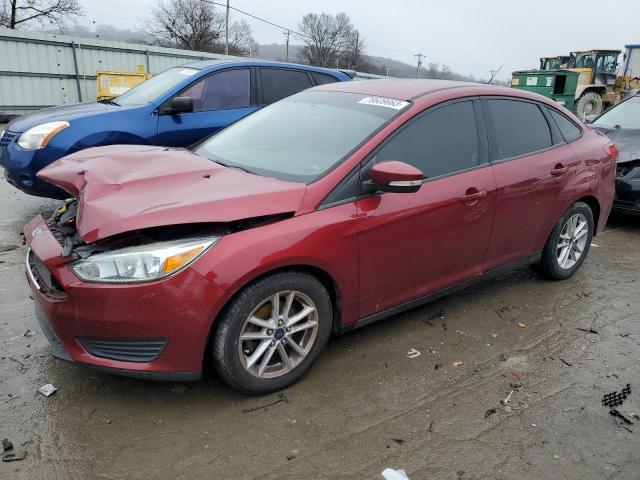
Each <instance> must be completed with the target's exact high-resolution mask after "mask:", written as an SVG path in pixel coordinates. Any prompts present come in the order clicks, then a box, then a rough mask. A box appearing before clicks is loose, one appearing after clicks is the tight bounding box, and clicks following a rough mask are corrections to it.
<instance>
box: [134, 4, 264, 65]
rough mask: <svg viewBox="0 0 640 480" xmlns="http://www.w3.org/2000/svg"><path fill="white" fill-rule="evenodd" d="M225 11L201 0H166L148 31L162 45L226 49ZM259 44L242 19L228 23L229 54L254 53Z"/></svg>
mask: <svg viewBox="0 0 640 480" xmlns="http://www.w3.org/2000/svg"><path fill="white" fill-rule="evenodd" d="M224 23H225V18H224V14H222V13H221V12H218V11H217V10H216V9H215V7H214V5H213V4H212V3H210V2H204V1H202V0H163V1H160V2H158V3H157V4H156V6H155V7H154V9H153V12H152V18H151V21H150V24H149V26H148V27H147V29H146V31H147V33H148V34H149V35H150V36H151V37H152V38H153V39H154V42H155V43H156V44H158V45H160V46H162V47H174V48H183V49H185V50H200V51H203V52H215V53H222V52H224V41H225V38H224ZM257 50H258V44H257V43H256V41H255V40H254V39H253V37H252V34H251V27H250V26H249V24H248V23H247V22H246V21H244V20H242V21H240V22H232V23H231V24H230V25H229V54H230V55H239V56H248V55H249V54H253V55H255V52H256V51H257Z"/></svg>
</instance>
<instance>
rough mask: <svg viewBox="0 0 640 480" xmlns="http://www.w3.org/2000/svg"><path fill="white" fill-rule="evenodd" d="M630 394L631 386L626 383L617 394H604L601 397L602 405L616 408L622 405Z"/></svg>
mask: <svg viewBox="0 0 640 480" xmlns="http://www.w3.org/2000/svg"><path fill="white" fill-rule="evenodd" d="M630 393H631V384H630V383H627V385H626V386H625V387H624V388H623V389H622V390H620V391H619V392H611V393H606V394H605V395H604V396H603V397H602V405H604V406H605V407H617V406H618V405H622V403H623V402H624V401H625V400H626V399H627V397H628V396H629V394H630Z"/></svg>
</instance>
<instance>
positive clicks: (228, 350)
mask: <svg viewBox="0 0 640 480" xmlns="http://www.w3.org/2000/svg"><path fill="white" fill-rule="evenodd" d="M331 322H332V309H331V299H330V297H329V294H328V293H327V290H326V289H325V288H324V286H323V285H322V283H320V282H319V281H318V280H317V279H316V278H314V277H313V276H311V275H308V274H306V273H302V272H296V271H291V272H281V273H276V274H274V275H271V276H268V277H265V278H262V279H260V280H258V281H257V282H255V283H253V284H251V285H249V286H248V287H246V288H245V289H243V290H242V291H241V292H240V293H239V294H238V295H237V296H236V297H235V298H234V299H233V300H232V301H231V303H230V304H229V305H228V306H227V308H226V309H225V311H224V313H223V314H222V315H221V317H220V318H218V319H217V320H216V323H217V326H216V329H215V335H214V336H213V338H212V348H211V350H212V352H213V357H214V358H213V360H214V364H215V367H216V370H217V372H218V374H219V375H220V377H221V378H222V379H223V380H224V381H225V382H226V383H228V384H229V385H231V386H232V387H234V388H237V389H238V390H241V391H243V392H245V393H250V394H261V393H269V392H273V391H275V390H279V389H281V388H284V387H286V386H287V385H290V384H291V383H293V382H295V381H296V380H298V379H299V378H300V377H302V376H303V375H304V374H305V372H306V371H307V370H308V369H309V367H310V366H311V364H312V363H313V361H314V360H315V359H316V358H317V357H318V355H319V354H320V352H321V351H322V349H323V348H324V347H325V345H326V344H327V341H328V339H329V334H330V332H331Z"/></svg>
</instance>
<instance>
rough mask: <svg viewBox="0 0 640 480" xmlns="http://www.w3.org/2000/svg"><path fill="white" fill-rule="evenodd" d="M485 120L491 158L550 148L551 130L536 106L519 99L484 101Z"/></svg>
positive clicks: (508, 156) (496, 158)
mask: <svg viewBox="0 0 640 480" xmlns="http://www.w3.org/2000/svg"><path fill="white" fill-rule="evenodd" d="M483 103H484V105H485V114H486V115H487V117H488V120H489V140H490V141H489V143H490V149H491V158H492V159H493V160H503V159H505V158H511V157H517V156H520V155H526V154H528V153H533V152H536V151H538V150H544V149H545V148H549V147H551V145H552V141H551V130H550V129H549V124H548V123H547V120H546V118H545V116H544V115H543V113H542V111H541V110H540V108H539V107H538V105H537V104H535V103H531V102H524V101H519V100H507V99H492V100H484V102H483Z"/></svg>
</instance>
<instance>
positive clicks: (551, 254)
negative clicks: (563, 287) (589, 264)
mask: <svg viewBox="0 0 640 480" xmlns="http://www.w3.org/2000/svg"><path fill="white" fill-rule="evenodd" d="M574 220H577V222H578V223H576V228H577V227H579V225H581V222H583V221H584V222H586V225H585V227H586V231H585V233H584V234H582V235H581V236H580V237H579V238H578V237H576V238H575V239H573V236H574V235H577V233H576V232H575V231H574V232H571V230H572V228H571V227H572V224H570V223H569V222H572V221H574ZM582 231H583V230H582V229H581V230H580V232H582ZM593 231H594V224H593V212H592V211H591V208H589V205H587V204H586V203H584V202H576V203H574V204H573V205H572V206H571V207H570V208H569V209H568V210H567V211H566V212H565V213H564V215H562V217H561V218H560V220H558V223H556V225H555V226H554V227H553V230H552V231H551V234H550V235H549V238H548V239H547V243H546V244H545V246H544V249H543V250H542V259H541V260H540V265H539V271H540V273H541V274H542V275H544V276H545V277H547V278H551V279H554V280H564V279H566V278H569V277H570V276H571V275H573V274H574V273H575V272H576V271H577V270H578V269H579V268H580V265H582V262H584V260H585V258H587V254H588V253H589V247H590V246H591V239H592V238H593ZM561 235H562V237H563V238H562V243H563V244H565V246H561V243H560V242H561ZM567 236H569V237H572V240H568V239H567ZM583 239H584V240H583ZM567 248H568V250H567ZM579 248H581V249H582V252H581V253H580V254H579V257H578V258H577V259H575V256H576V255H577V253H576V252H577V251H578V250H577V249H579ZM565 252H568V253H567V254H566V255H567V256H566V257H564V255H563V254H564V253H565ZM565 258H566V261H564V262H563V260H565Z"/></svg>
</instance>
